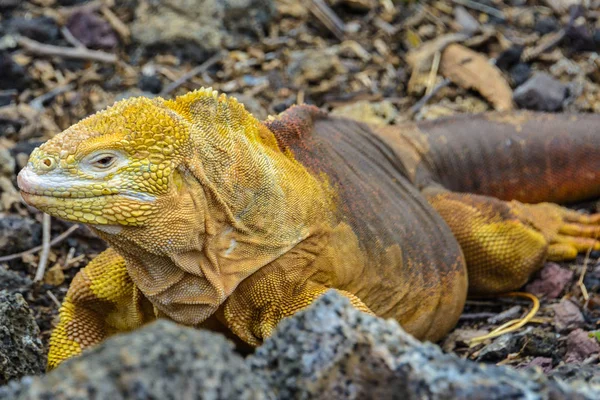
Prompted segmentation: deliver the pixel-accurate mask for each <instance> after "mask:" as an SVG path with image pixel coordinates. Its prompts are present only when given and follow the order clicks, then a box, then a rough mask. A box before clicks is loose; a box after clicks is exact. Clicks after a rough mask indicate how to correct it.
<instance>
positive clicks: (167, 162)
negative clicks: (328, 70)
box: [18, 89, 600, 369]
mask: <svg viewBox="0 0 600 400" xmlns="http://www.w3.org/2000/svg"><path fill="white" fill-rule="evenodd" d="M599 127H600V115H593V114H581V115H566V114H537V113H530V112H513V113H489V114H481V115H463V116H457V117H452V118H449V119H444V120H436V121H428V122H427V121H426V122H419V123H412V122H411V123H405V124H400V125H395V126H386V127H370V126H368V125H366V124H363V123H359V122H356V121H353V120H349V119H344V118H339V117H333V116H330V115H328V114H327V113H325V112H322V111H320V110H319V109H317V108H316V107H313V106H307V105H299V106H293V107H291V108H289V109H288V110H287V111H285V112H283V113H282V114H280V115H279V116H277V117H270V118H269V119H268V120H267V121H264V122H259V121H258V120H257V119H255V118H254V117H253V116H252V115H251V114H250V113H249V112H247V111H246V110H245V108H244V107H243V105H242V104H240V103H238V102H237V101H236V100H235V99H234V98H231V97H227V96H225V95H223V94H221V95H218V94H217V93H216V92H215V91H213V90H211V89H202V90H198V91H194V92H191V93H188V94H186V95H183V96H181V97H178V98H176V99H174V100H164V99H161V98H155V99H148V98H133V99H128V100H123V101H120V102H117V103H116V104H115V105H113V106H112V107H110V108H108V109H106V110H103V111H100V112H98V113H96V114H95V115H92V116H90V117H88V118H86V119H84V120H82V121H80V122H79V123H77V124H75V125H73V126H72V127H70V128H69V129H67V130H66V131H64V132H62V133H60V134H58V135H56V136H55V137H54V138H53V139H51V140H49V141H47V142H46V143H44V144H43V145H41V146H40V147H39V148H37V149H35V150H34V151H33V152H32V154H31V157H30V160H29V163H28V165H27V166H26V167H25V168H24V169H23V170H22V171H21V172H20V173H19V176H18V184H19V188H20V190H21V193H22V196H23V199H24V200H25V201H26V202H27V203H28V204H30V205H32V206H34V207H37V208H39V209H40V210H42V211H44V212H46V213H48V214H50V215H53V216H55V217H59V218H63V219H65V220H68V221H73V222H80V223H85V224H88V225H89V226H90V227H91V228H92V229H93V230H94V231H95V232H96V233H97V234H98V235H99V236H100V237H101V238H103V239H104V240H106V241H107V242H108V243H109V245H110V247H109V248H108V249H107V250H106V251H104V252H103V253H101V254H100V255H98V256H97V257H96V258H95V259H93V260H92V261H91V262H90V263H89V264H88V265H87V266H86V267H85V268H83V269H82V270H80V271H79V272H78V274H77V275H76V276H75V278H74V280H73V282H72V283H71V286H70V288H69V291H68V293H67V295H66V297H65V299H64V302H63V304H62V307H61V309H60V322H59V323H58V326H57V327H56V328H55V329H54V331H53V333H52V337H51V340H50V350H49V356H48V367H49V368H50V369H51V368H54V367H55V366H57V365H58V364H59V363H60V362H62V361H63V360H65V359H67V358H69V357H71V356H74V355H76V354H78V353H80V352H81V351H82V350H83V349H85V348H87V347H90V346H92V345H95V344H97V343H99V342H100V341H102V340H104V339H105V338H106V337H108V336H109V335H111V334H114V333H116V332H123V331H129V330H132V329H135V328H138V327H139V326H141V325H143V324H145V323H147V322H149V321H152V320H154V319H156V318H170V319H171V320H174V321H176V322H178V323H181V324H184V325H188V326H195V327H208V328H210V329H215V330H221V331H226V332H228V333H229V334H230V335H232V336H235V337H237V338H240V339H242V340H243V341H244V342H246V343H248V344H250V345H253V346H256V345H259V344H260V343H261V342H262V341H263V340H264V339H265V338H267V337H268V336H269V335H270V334H271V333H272V332H273V329H274V328H275V326H276V325H277V323H278V322H279V321H280V320H281V319H283V318H285V317H287V316H290V315H292V314H294V313H295V312H297V311H298V310H301V309H303V308H305V307H306V306H308V305H309V304H310V303H311V302H312V301H314V300H315V299H316V298H317V297H319V296H321V295H322V294H323V293H324V292H326V291H327V290H329V289H334V290H337V291H338V292H339V293H341V294H342V295H343V296H345V297H347V298H348V299H349V300H350V302H351V303H352V304H353V305H354V306H355V307H356V308H358V309H360V310H363V311H366V312H371V313H373V314H375V315H378V316H381V317H385V318H394V319H396V320H397V321H398V322H399V323H400V324H401V325H402V326H403V328H404V329H405V330H406V331H408V332H409V333H411V334H413V335H414V336H415V337H417V338H419V339H423V340H438V339H440V338H441V337H443V336H444V335H445V334H446V333H447V332H448V331H449V330H451V329H452V328H453V327H454V326H455V324H456V322H457V320H458V318H459V315H460V314H461V311H462V309H463V306H464V303H465V299H466V297H467V293H469V294H488V295H489V294H499V293H504V292H508V291H511V290H515V289H518V288H519V287H521V286H522V285H523V284H524V283H525V282H526V281H527V279H528V277H529V276H530V275H531V274H532V273H534V272H535V271H537V270H538V269H539V268H540V267H541V266H542V264H543V263H544V261H545V260H548V259H550V260H568V259H573V258H575V257H576V256H577V254H578V253H579V252H582V251H586V250H588V249H590V248H592V249H599V248H600V245H599V243H598V242H597V241H596V240H595V239H594V237H596V236H597V235H598V234H599V233H600V214H592V215H589V214H587V215H586V214H582V213H579V212H576V211H571V210H569V209H566V208H563V207H561V206H558V205H556V204H554V203H564V202H574V201H579V200H584V199H588V198H592V197H594V196H599V195H600V132H598V129H599ZM529 203H539V204H529Z"/></svg>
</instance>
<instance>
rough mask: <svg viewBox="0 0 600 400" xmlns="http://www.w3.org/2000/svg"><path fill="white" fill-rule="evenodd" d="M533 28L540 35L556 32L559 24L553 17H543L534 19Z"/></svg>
mask: <svg viewBox="0 0 600 400" xmlns="http://www.w3.org/2000/svg"><path fill="white" fill-rule="evenodd" d="M533 29H534V30H535V31H536V32H538V33H541V34H542V35H545V34H547V33H550V32H556V31H557V30H559V29H560V24H559V23H558V21H557V20H556V18H554V17H543V18H539V19H538V20H537V21H535V26H534V27H533Z"/></svg>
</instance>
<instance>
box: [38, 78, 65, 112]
mask: <svg viewBox="0 0 600 400" xmlns="http://www.w3.org/2000/svg"><path fill="white" fill-rule="evenodd" d="M74 87H75V85H74V84H72V83H69V84H68V85H63V86H57V87H55V88H54V89H52V90H50V91H49V92H47V93H44V94H43V95H41V96H38V97H36V98H35V99H33V100H31V101H30V102H29V105H30V106H31V107H32V108H35V109H36V110H42V109H43V108H44V103H45V102H47V101H48V100H51V99H53V98H55V97H56V96H58V95H59V94H62V93H64V92H68V91H69V90H71V89H73V88H74Z"/></svg>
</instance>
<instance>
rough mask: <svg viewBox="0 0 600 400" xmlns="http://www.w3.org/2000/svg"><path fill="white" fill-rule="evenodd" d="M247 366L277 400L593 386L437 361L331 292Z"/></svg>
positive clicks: (392, 326) (574, 393)
mask: <svg viewBox="0 0 600 400" xmlns="http://www.w3.org/2000/svg"><path fill="white" fill-rule="evenodd" d="M247 362H248V363H249V364H250V366H251V368H252V369H253V370H254V371H255V372H256V373H257V374H258V375H259V376H262V377H263V378H264V379H265V380H266V381H267V382H268V383H269V385H270V386H271V387H272V388H273V389H274V390H275V391H276V394H277V398H281V399H365V398H381V399H403V400H405V399H484V398H485V399H506V398H511V399H525V398H535V399H549V398H552V399H563V398H564V399H567V398H568V399H575V398H580V399H597V398H600V397H599V396H600V386H598V385H595V386H585V385H578V386H577V387H574V386H569V385H567V384H565V383H563V382H553V381H550V380H549V379H548V378H546V377H545V376H544V375H543V374H542V373H541V371H540V370H539V369H538V370H526V371H524V372H523V371H515V370H513V369H510V368H508V367H497V366H493V365H485V364H478V363H474V362H471V361H467V360H463V359H460V358H458V357H457V356H455V355H450V354H444V353H443V352H442V351H441V349H440V348H439V347H438V346H435V345H433V344H431V343H421V342H419V341H417V340H416V339H414V338H413V337H412V336H410V335H408V334H407V333H405V332H404V331H403V330H402V329H401V328H400V326H399V325H398V324H397V323H396V322H395V321H392V320H387V321H385V320H382V319H379V318H376V317H373V316H371V315H367V314H364V313H361V312H359V311H357V310H355V309H354V308H352V307H351V306H350V303H349V302H348V301H347V300H346V299H345V298H342V297H340V296H339V295H337V294H336V293H334V292H329V293H327V294H326V295H325V296H323V297H322V298H321V299H320V300H319V301H317V302H316V303H315V304H314V305H313V306H312V307H310V308H309V309H307V310H306V311H304V312H301V313H298V314H297V315H296V316H295V317H293V318H289V319H287V320H284V321H282V322H281V323H280V324H279V326H278V328H277V330H276V332H275V333H274V335H273V336H272V337H271V338H269V339H268V340H266V341H265V343H264V344H263V346H262V347H260V348H259V349H257V351H256V353H255V354H254V355H253V356H251V357H249V359H248V360H247Z"/></svg>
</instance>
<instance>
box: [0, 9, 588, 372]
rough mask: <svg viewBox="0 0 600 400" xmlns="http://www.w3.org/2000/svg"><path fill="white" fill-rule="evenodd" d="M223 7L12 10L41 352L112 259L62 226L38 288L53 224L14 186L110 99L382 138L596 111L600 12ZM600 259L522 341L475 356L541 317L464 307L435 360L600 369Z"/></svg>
mask: <svg viewBox="0 0 600 400" xmlns="http://www.w3.org/2000/svg"><path fill="white" fill-rule="evenodd" d="M225 3H227V4H229V7H225V8H223V7H222V5H219V3H218V2H216V1H214V0H213V1H208V0H203V1H200V0H197V1H193V0H188V1H184V0H175V1H170V2H167V1H162V2H161V1H159V0H147V1H144V0H139V1H138V0H127V1H108V0H107V1H101V0H93V1H78V0H30V1H13V0H0V15H1V17H0V268H4V269H9V270H12V271H15V272H17V273H18V274H19V275H20V276H21V277H22V278H23V280H22V281H19V282H14V284H13V286H12V289H13V290H18V291H20V292H22V293H23V295H24V297H25V299H26V300H27V301H28V303H29V304H30V306H31V307H32V309H33V311H34V313H35V317H36V320H37V322H38V324H39V327H40V329H41V331H42V336H43V337H42V339H43V341H44V344H45V345H47V341H48V337H49V332H50V330H51V328H52V326H53V323H54V322H55V318H56V315H57V311H58V306H59V303H60V301H61V300H62V299H63V297H64V295H65V293H66V290H67V288H68V285H69V283H70V282H71V280H72V278H73V276H74V275H75V274H76V273H77V271H78V269H79V268H80V267H82V266H84V265H85V264H86V263H87V262H88V261H89V260H90V259H91V258H93V256H94V255H96V254H98V253H99V252H100V251H102V250H103V248H104V244H103V243H102V242H101V241H100V240H99V239H97V238H95V237H94V235H93V234H92V233H90V232H89V231H88V230H87V229H86V228H85V227H83V226H80V227H78V228H71V227H72V225H71V224H69V223H66V222H62V221H59V220H56V219H52V221H51V224H50V237H52V238H56V237H58V236H60V235H61V234H63V233H64V232H66V231H68V234H67V235H66V237H65V238H64V239H63V240H61V241H60V242H58V243H56V244H54V245H53V246H52V248H51V250H50V252H49V255H48V261H47V263H46V264H47V270H46V273H45V276H44V278H43V280H42V281H41V282H36V283H33V284H31V282H29V281H27V278H29V279H33V278H34V276H35V274H36V271H37V269H38V264H39V261H40V251H39V249H38V250H36V251H29V252H27V251H28V250H31V249H32V248H35V247H36V246H39V245H40V244H41V242H42V236H43V233H42V231H43V228H42V225H43V224H42V215H41V214H40V213H39V212H37V211H36V210H34V209H31V208H29V207H27V206H26V205H25V204H24V203H23V202H22V201H21V200H20V197H19V195H18V192H17V190H16V189H15V188H16V174H17V172H18V171H19V170H20V169H21V168H22V167H23V166H24V165H25V163H26V161H27V156H28V154H29V153H30V152H31V150H32V149H33V148H35V147H36V146H37V145H39V144H40V143H41V142H43V141H44V140H47V139H48V138H50V137H52V135H54V134H56V133H58V132H60V131H61V130H63V129H65V128H67V127H69V126H70V125H71V124H73V123H75V122H77V121H78V120H80V119H82V118H84V117H85V116H87V115H89V114H91V113H93V112H95V111H98V110H100V109H102V108H104V107H106V106H108V105H110V104H111V103H113V102H114V101H115V100H119V99H122V98H126V97H129V96H137V95H146V96H156V95H160V96H163V97H171V96H176V95H179V94H183V93H185V92H187V91H189V90H193V89H195V88H199V87H202V86H205V87H206V86H212V87H213V88H214V89H217V90H219V91H223V92H226V93H228V94H233V95H235V96H236V97H237V98H238V99H239V100H240V101H242V102H243V103H245V105H246V106H247V108H248V109H249V110H250V111H251V112H253V113H254V114H255V115H256V116H257V117H259V118H265V117H266V116H267V115H269V114H275V113H279V112H281V111H283V110H284V109H286V108H287V107H289V106H291V105H292V104H295V103H301V102H306V103H310V104H315V105H317V106H319V107H322V108H323V109H326V110H329V111H332V112H334V113H336V114H340V115H346V116H351V117H355V118H360V119H362V120H365V121H369V122H372V123H380V124H396V123H399V122H402V121H405V120H422V119H434V118H439V117H443V116H447V115H452V114H455V113H473V112H482V111H486V110H494V109H496V110H508V109H513V108H515V109H516V108H529V109H535V110H545V111H557V112H562V111H565V112H575V111H576V112H596V113H600V56H599V50H600V0H591V1H584V2H583V4H579V5H578V3H579V2H577V1H570V0H545V1H542V0H540V1H527V0H508V1H496V0H483V1H477V2H476V1H470V0H460V1H459V0H454V1H450V0H440V1H428V2H420V3H417V2H411V1H393V0H310V1H309V0H304V1H295V0H276V1H275V2H274V3H271V2H269V1H266V0H236V1H234V0H229V1H228V2H225ZM199 4H201V5H202V7H192V8H190V9H186V7H190V5H192V6H193V5H196V6H197V5H199ZM205 14H206V15H205ZM195 26H197V27H198V28H197V30H195V31H194V30H193V29H192V27H195ZM574 207H575V208H576V209H585V210H588V211H596V208H597V205H596V203H595V202H589V203H586V204H580V205H575V206H574ZM69 229H70V230H69ZM21 252H27V253H25V254H22V255H21V254H20V253H21ZM11 255H13V257H10V256H11ZM7 256H8V258H10V259H7ZM599 257H600V254H599V253H598V252H591V253H590V254H586V255H581V256H580V257H579V258H578V259H577V260H576V261H574V262H569V263H563V264H560V265H558V264H554V263H547V264H546V266H545V267H544V269H543V270H542V271H540V273H539V274H538V275H537V276H536V277H534V279H533V281H532V282H531V283H530V284H528V286H527V287H526V288H525V289H526V290H527V291H530V292H532V293H535V294H537V295H538V296H539V297H540V298H541V307H540V310H539V312H538V313H537V315H536V318H535V319H534V320H533V321H532V322H530V323H528V324H527V325H526V326H525V327H523V328H521V329H519V330H518V331H517V332H515V333H511V334H507V335H504V336H501V337H499V338H497V339H493V340H487V341H485V342H483V343H480V344H478V345H475V346H469V341H470V339H472V338H473V337H475V336H479V335H481V334H485V333H487V332H489V331H490V330H492V329H494V328H496V327H498V326H500V325H502V324H503V323H505V322H506V321H508V320H511V319H515V318H520V317H522V316H523V315H525V314H526V313H527V312H528V311H529V309H530V308H531V302H530V301H529V300H524V299H521V298H513V297H507V298H494V299H478V300H470V301H469V302H468V304H467V307H466V309H465V312H464V315H463V317H462V318H461V321H460V323H459V326H458V327H457V328H456V330H455V331H454V332H453V333H452V334H451V335H450V336H449V337H448V338H446V339H445V340H443V341H442V342H441V343H440V344H441V345H442V347H443V348H444V350H446V351H453V352H456V353H457V354H459V355H460V356H462V357H466V358H469V359H473V360H480V361H485V362H491V363H498V364H507V365H512V366H515V367H518V368H521V367H524V366H528V365H537V366H540V367H541V368H542V369H543V370H544V371H546V372H549V371H551V370H552V369H555V368H556V367H558V366H560V365H563V364H571V365H581V364H598V360H599V352H600V345H599V343H598V341H599V340H600V263H598V258H599Z"/></svg>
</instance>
